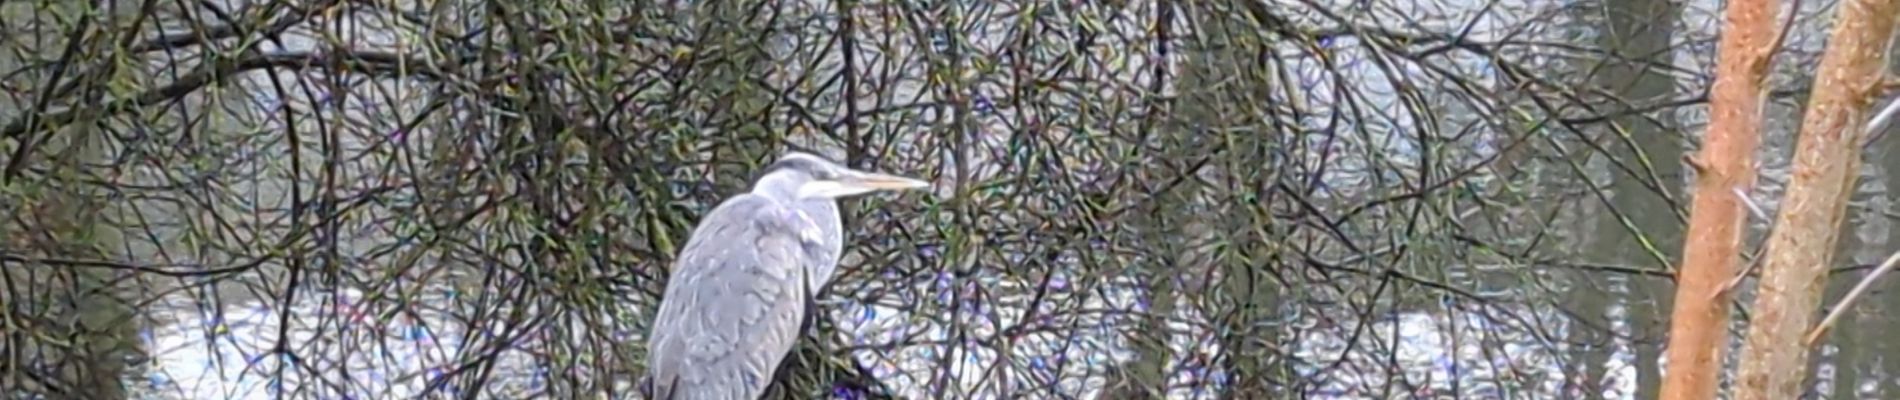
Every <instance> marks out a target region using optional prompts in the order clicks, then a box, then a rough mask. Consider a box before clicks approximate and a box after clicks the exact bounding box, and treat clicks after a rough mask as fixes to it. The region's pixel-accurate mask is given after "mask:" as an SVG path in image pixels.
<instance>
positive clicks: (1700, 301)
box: [1661, 0, 1778, 400]
mask: <svg viewBox="0 0 1900 400" xmlns="http://www.w3.org/2000/svg"><path fill="white" fill-rule="evenodd" d="M1777 9H1778V7H1776V5H1775V3H1774V2H1773V1H1772V0H1730V1H1729V2H1728V9H1727V10H1724V13H1725V18H1724V19H1725V22H1724V27H1723V31H1722V38H1721V42H1720V44H1719V47H1717V49H1716V52H1717V53H1716V55H1717V57H1718V59H1717V60H1716V75H1715V85H1714V87H1713V88H1711V89H1710V96H1711V97H1710V113H1711V115H1710V118H1709V126H1708V130H1707V132H1705V133H1704V134H1703V136H1702V148H1701V150H1700V151H1699V152H1698V154H1697V155H1696V156H1694V157H1691V158H1690V159H1689V160H1688V161H1689V164H1690V166H1691V167H1693V168H1694V169H1695V170H1696V184H1695V195H1694V202H1693V203H1692V207H1693V208H1691V209H1690V212H1689V228H1688V233H1687V235H1686V236H1685V237H1684V240H1683V252H1682V254H1683V260H1682V266H1681V269H1680V270H1678V271H1677V272H1676V297H1675V309H1674V310H1672V316H1671V318H1670V331H1669V347H1668V355H1667V356H1668V357H1669V370H1668V373H1667V374H1666V375H1664V377H1663V387H1662V396H1661V398H1662V399H1666V400H1667V399H1694V400H1703V399H1713V398H1715V392H1716V383H1717V377H1718V376H1719V372H1720V371H1721V367H1722V351H1723V348H1724V347H1726V346H1724V344H1726V343H1727V342H1728V330H1727V329H1726V328H1727V326H1728V318H1729V310H1728V301H1729V298H1728V294H1727V293H1725V291H1724V290H1723V286H1724V285H1723V283H1724V282H1725V281H1727V280H1728V278H1729V277H1730V276H1732V275H1733V274H1734V273H1735V267H1736V265H1737V264H1739V262H1740V261H1741V251H1740V250H1741V242H1742V230H1743V227H1744V225H1743V222H1744V221H1745V219H1744V218H1745V217H1746V216H1747V215H1748V214H1747V212H1746V210H1745V209H1744V207H1745V206H1746V203H1744V200H1743V199H1741V198H1738V197H1737V194H1736V193H1748V191H1749V188H1751V187H1753V186H1754V184H1755V169H1754V162H1755V148H1756V147H1757V144H1758V143H1759V142H1760V141H1761V135H1760V133H1759V132H1760V130H1761V122H1762V116H1761V108H1762V101H1763V99H1762V90H1761V87H1762V80H1763V79H1764V77H1766V76H1767V71H1768V64H1769V59H1770V56H1771V55H1772V54H1773V50H1774V49H1773V47H1774V44H1773V43H1774V42H1775V36H1776V35H1775V14H1776V11H1777Z"/></svg>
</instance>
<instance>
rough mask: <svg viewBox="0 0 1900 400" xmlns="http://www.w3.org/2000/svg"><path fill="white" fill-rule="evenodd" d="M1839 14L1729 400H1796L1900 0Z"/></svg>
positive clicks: (1861, 3)
mask: <svg viewBox="0 0 1900 400" xmlns="http://www.w3.org/2000/svg"><path fill="white" fill-rule="evenodd" d="M1840 7H1841V8H1840V11H1838V14H1837V15H1836V16H1835V20H1834V21H1835V22H1834V32H1833V33H1832V36H1830V37H1829V38H1828V48H1827V54H1825V55H1823V56H1822V58H1821V67H1820V68H1821V69H1820V75H1819V76H1817V77H1815V82H1814V89H1813V90H1814V91H1813V92H1812V94H1811V95H1810V96H1809V98H1810V99H1812V100H1810V101H1809V103H1808V109H1807V115H1806V116H1804V117H1803V119H1802V123H1801V137H1800V139H1798V141H1797V142H1796V143H1795V155H1794V176H1793V177H1792V179H1791V180H1790V181H1789V182H1788V192H1787V195H1786V197H1784V198H1783V200H1782V203H1781V213H1780V215H1779V216H1778V217H1777V218H1776V221H1775V226H1776V228H1775V232H1774V233H1773V234H1771V235H1770V236H1769V237H1768V256H1767V260H1766V262H1765V263H1764V264H1763V265H1762V276H1761V284H1760V286H1759V291H1760V293H1759V295H1757V297H1756V298H1755V305H1754V307H1753V308H1751V309H1752V310H1754V319H1753V320H1752V321H1750V323H1749V327H1748V340H1747V341H1746V342H1745V343H1744V344H1743V347H1742V366H1741V375H1740V376H1739V379H1738V380H1737V381H1736V383H1737V388H1736V398H1737V399H1743V400H1747V399H1792V398H1797V397H1798V396H1799V395H1800V393H1801V382H1802V381H1803V380H1804V379H1806V377H1807V373H1806V369H1807V365H1808V363H1807V355H1808V347H1807V345H1806V344H1805V343H1803V340H1802V339H1803V338H1802V336H1803V334H1805V333H1806V332H1807V330H1808V326H1809V325H1810V324H1812V323H1813V320H1814V314H1815V312H1816V311H1817V307H1818V306H1819V305H1820V300H1821V287H1822V281H1823V280H1824V279H1826V278H1827V266H1828V265H1829V261H1831V260H1832V259H1833V258H1834V245H1835V241H1836V239H1838V238H1837V236H1838V235H1839V233H1840V230H1841V228H1840V227H1841V219H1842V217H1843V216H1845V215H1846V214H1847V200H1848V197H1849V195H1850V194H1851V192H1850V191H1851V190H1852V188H1853V187H1854V181H1855V180H1856V179H1857V178H1859V169H1860V168H1859V167H1860V153H1861V147H1862V146H1861V140H1862V137H1863V136H1864V129H1863V126H1864V125H1865V124H1866V121H1867V118H1868V117H1869V116H1870V115H1869V113H1868V112H1867V109H1868V103H1869V102H1871V101H1872V100H1873V98H1874V95H1875V94H1877V93H1878V92H1879V90H1880V81H1881V80H1880V78H1879V77H1882V76H1885V74H1884V70H1885V67H1886V65H1887V64H1886V62H1885V61H1886V60H1885V54H1886V52H1887V45H1888V43H1889V42H1888V41H1889V40H1891V38H1892V37H1893V32H1894V30H1893V29H1894V19H1895V14H1896V13H1900V0H1848V1H1845V2H1842V3H1841V6H1840Z"/></svg>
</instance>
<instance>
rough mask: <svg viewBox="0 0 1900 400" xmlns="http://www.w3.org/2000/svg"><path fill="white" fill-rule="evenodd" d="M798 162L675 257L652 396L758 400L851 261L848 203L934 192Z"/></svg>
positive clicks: (700, 231)
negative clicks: (885, 194)
mask: <svg viewBox="0 0 1900 400" xmlns="http://www.w3.org/2000/svg"><path fill="white" fill-rule="evenodd" d="M929 186H930V184H929V183H927V182H924V181H921V180H916V179H911V178H906V177H901V176H896V175H888V174H881V173H875V172H865V171H857V170H853V169H851V168H847V167H844V166H842V165H838V164H837V163H833V162H831V161H829V160H826V159H824V158H821V157H818V156H815V155H811V154H807V153H801V152H790V153H787V154H785V155H783V156H781V157H780V158H779V159H778V160H776V161H774V162H773V163H772V164H771V165H770V166H768V167H767V168H766V169H765V171H764V173H762V174H760V176H759V177H758V178H757V180H756V181H755V183H753V185H752V190H751V191H750V192H748V193H744V194H740V195H738V196H735V197H733V198H730V199H727V200H725V201H724V202H721V203H719V205H718V206H715V207H713V210H712V212H710V213H707V214H706V216H705V217H703V218H701V219H700V221H699V225H698V226H696V227H694V228H693V232H692V236H691V237H690V238H688V239H687V240H686V247H685V248H684V250H682V251H681V252H680V253H679V256H678V257H676V258H675V260H674V264H673V270H672V275H671V278H669V279H668V281H667V284H666V292H665V294H664V296H665V297H663V298H662V299H661V302H660V312H659V315H658V316H657V317H656V318H655V320H654V323H653V331H652V332H651V333H650V334H649V335H648V338H647V351H648V353H647V372H646V376H645V378H644V379H643V380H644V381H645V385H646V386H647V392H648V397H649V398H652V399H658V400H752V399H757V398H758V397H759V396H760V395H762V394H763V393H765V389H766V387H767V386H768V385H770V384H771V379H772V376H773V372H774V369H776V368H777V367H778V365H779V362H780V361H782V360H784V358H785V356H786V354H787V353H789V352H790V351H791V350H792V347H793V345H795V344H796V340H797V338H798V336H799V333H800V332H799V331H800V330H801V329H802V328H803V323H804V317H805V313H806V309H805V307H806V305H807V304H808V303H807V301H808V300H809V298H810V296H814V295H815V294H816V291H817V289H818V288H820V287H823V285H824V284H825V283H826V282H829V281H830V280H831V275H832V273H833V272H834V271H835V270H836V269H837V266H838V258H839V257H840V256H841V255H842V254H843V252H844V229H843V227H842V223H841V222H840V221H839V219H838V205H837V200H838V199H839V198H843V197H848V196H856V195H862V194H867V193H872V192H878V191H897V190H905V189H916V188H924V187H929Z"/></svg>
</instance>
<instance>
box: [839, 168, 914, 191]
mask: <svg viewBox="0 0 1900 400" xmlns="http://www.w3.org/2000/svg"><path fill="white" fill-rule="evenodd" d="M845 181H846V182H847V183H848V184H850V185H854V186H859V187H863V188H867V189H872V190H905V189H922V188H927V187H930V182H925V181H921V180H916V179H911V178H905V177H901V176H897V175H887V174H880V173H876V172H859V173H858V174H857V175H855V176H851V177H848V178H845Z"/></svg>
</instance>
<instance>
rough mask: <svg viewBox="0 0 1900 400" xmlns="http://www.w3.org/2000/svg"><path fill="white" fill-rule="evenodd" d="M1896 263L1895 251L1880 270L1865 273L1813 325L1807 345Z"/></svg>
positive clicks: (1899, 253)
mask: <svg viewBox="0 0 1900 400" xmlns="http://www.w3.org/2000/svg"><path fill="white" fill-rule="evenodd" d="M1897 261H1900V251H1895V252H1893V255H1891V256H1887V261H1886V262H1882V263H1880V268H1875V269H1874V271H1873V272H1869V273H1867V277H1866V278H1863V279H1861V280H1860V283H1859V284H1856V285H1854V290H1853V291H1850V292H1847V297H1842V298H1841V302H1840V303H1836V304H1835V305H1834V311H1829V312H1828V313H1827V318H1823V319H1821V324H1820V325H1815V326H1814V329H1813V330H1810V331H1808V340H1807V341H1806V343H1807V345H1809V346H1813V345H1814V343H1815V342H1817V341H1819V340H1821V334H1824V333H1827V328H1828V327H1830V326H1834V320H1835V319H1838V318H1840V317H1841V314H1845V313H1847V308H1848V307H1851V306H1853V305H1854V300H1856V299H1859V298H1860V295H1861V294H1862V293H1866V292H1867V288H1869V287H1872V286H1874V280H1875V279H1880V274H1884V273H1887V271H1889V270H1892V269H1893V266H1894V264H1896V262H1897Z"/></svg>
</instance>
